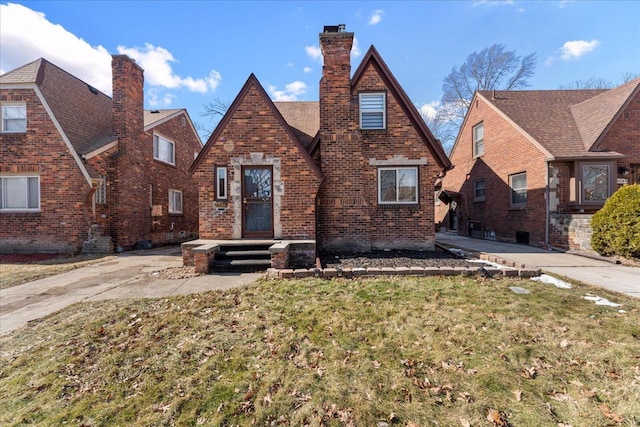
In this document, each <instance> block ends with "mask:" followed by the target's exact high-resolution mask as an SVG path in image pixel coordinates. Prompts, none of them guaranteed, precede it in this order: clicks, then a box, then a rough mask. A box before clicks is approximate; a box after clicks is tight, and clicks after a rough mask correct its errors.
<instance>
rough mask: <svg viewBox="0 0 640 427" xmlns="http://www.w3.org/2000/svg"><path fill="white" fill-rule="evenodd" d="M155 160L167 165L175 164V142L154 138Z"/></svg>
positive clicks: (158, 137) (159, 137)
mask: <svg viewBox="0 0 640 427" xmlns="http://www.w3.org/2000/svg"><path fill="white" fill-rule="evenodd" d="M153 158H154V159H157V160H161V161H163V162H166V163H171V164H172V165H173V164H175V157H174V145H173V142H171V141H169V140H167V139H164V138H163V137H161V136H158V135H154V136H153Z"/></svg>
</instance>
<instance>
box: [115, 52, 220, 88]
mask: <svg viewBox="0 0 640 427" xmlns="http://www.w3.org/2000/svg"><path fill="white" fill-rule="evenodd" d="M118 53H120V54H123V55H128V56H129V57H131V58H133V59H135V60H136V62H137V63H138V64H139V65H140V66H141V67H142V68H143V69H144V75H145V81H147V82H148V83H149V84H150V85H151V86H162V87H166V88H169V89H179V88H185V89H187V90H189V91H191V92H199V93H207V92H209V90H215V88H216V87H218V84H219V83H220V81H221V80H222V76H221V75H220V73H219V72H217V71H216V70H212V71H211V72H210V73H209V76H208V77H206V78H198V79H194V78H193V77H191V76H188V77H180V76H178V75H176V74H175V73H174V72H173V69H172V67H171V63H172V62H176V60H175V58H174V57H173V55H172V54H171V52H169V51H168V50H167V49H165V48H163V47H160V46H154V45H152V44H151V43H145V45H144V47H143V48H139V47H130V48H129V47H125V46H118Z"/></svg>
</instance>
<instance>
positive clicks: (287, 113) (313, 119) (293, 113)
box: [273, 101, 320, 151]
mask: <svg viewBox="0 0 640 427" xmlns="http://www.w3.org/2000/svg"><path fill="white" fill-rule="evenodd" d="M273 104H274V105H275V106H276V108H277V109H278V111H280V114H282V117H283V118H284V119H285V121H286V122H287V124H288V125H289V126H291V130H292V131H293V133H294V134H295V135H296V137H297V138H298V140H299V141H300V143H301V144H302V146H303V147H304V148H305V150H307V151H309V149H310V147H311V143H312V142H313V138H314V137H315V136H316V134H317V133H318V129H320V103H319V102H318V101H277V102H274V103H273Z"/></svg>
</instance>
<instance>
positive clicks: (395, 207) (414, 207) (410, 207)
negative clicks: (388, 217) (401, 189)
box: [377, 203, 420, 211]
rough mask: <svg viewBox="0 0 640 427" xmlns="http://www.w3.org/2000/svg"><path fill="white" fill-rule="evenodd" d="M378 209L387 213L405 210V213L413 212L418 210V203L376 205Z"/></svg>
mask: <svg viewBox="0 0 640 427" xmlns="http://www.w3.org/2000/svg"><path fill="white" fill-rule="evenodd" d="M377 208H378V209H380V210H384V211H388V210H407V211H415V210H418V209H420V204H419V203H389V204H378V206H377Z"/></svg>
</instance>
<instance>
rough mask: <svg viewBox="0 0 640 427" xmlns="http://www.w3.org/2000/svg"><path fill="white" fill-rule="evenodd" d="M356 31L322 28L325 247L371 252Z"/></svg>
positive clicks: (321, 215)
mask: <svg viewBox="0 0 640 427" xmlns="http://www.w3.org/2000/svg"><path fill="white" fill-rule="evenodd" d="M352 46H353V33H349V32H346V31H345V26H344V25H337V26H326V27H324V31H323V32H322V33H320V48H321V50H322V54H323V56H324V66H323V70H322V80H321V81H320V91H319V94H320V157H321V166H320V168H321V170H322V173H323V175H324V177H325V179H324V181H323V183H322V185H321V187H320V191H319V196H318V215H319V221H318V223H319V229H318V237H319V241H320V247H321V248H322V249H327V250H342V251H368V250H370V249H371V239H370V222H371V221H370V219H371V214H370V207H369V206H367V203H366V199H365V194H364V187H363V168H364V167H365V166H364V165H365V162H364V157H363V150H362V138H361V136H360V132H359V129H358V119H357V118H358V110H357V108H358V101H357V97H358V95H357V94H352V93H351V47H352Z"/></svg>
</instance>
